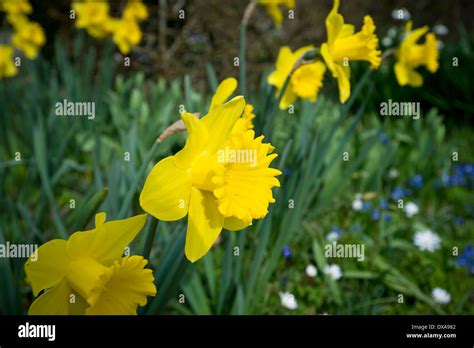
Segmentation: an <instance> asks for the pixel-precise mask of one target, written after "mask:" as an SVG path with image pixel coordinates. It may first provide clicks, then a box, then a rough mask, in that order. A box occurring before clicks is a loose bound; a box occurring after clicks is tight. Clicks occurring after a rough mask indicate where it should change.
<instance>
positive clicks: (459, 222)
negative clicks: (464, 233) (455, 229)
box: [454, 216, 464, 225]
mask: <svg viewBox="0 0 474 348" xmlns="http://www.w3.org/2000/svg"><path fill="white" fill-rule="evenodd" d="M454 223H455V224H456V225H463V224H464V218H463V217H462V216H455V217H454Z"/></svg>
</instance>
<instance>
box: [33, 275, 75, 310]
mask: <svg viewBox="0 0 474 348" xmlns="http://www.w3.org/2000/svg"><path fill="white" fill-rule="evenodd" d="M71 293H72V289H71V288H70V287H69V285H68V284H67V282H66V280H62V281H61V282H59V284H57V285H56V286H54V287H52V288H51V289H48V290H46V291H45V292H44V294H42V295H41V296H40V297H38V298H37V299H36V300H35V301H34V302H33V303H32V304H31V306H30V309H29V310H28V314H29V315H68V314H69V313H70V310H69V305H70V301H69V299H70V295H71Z"/></svg>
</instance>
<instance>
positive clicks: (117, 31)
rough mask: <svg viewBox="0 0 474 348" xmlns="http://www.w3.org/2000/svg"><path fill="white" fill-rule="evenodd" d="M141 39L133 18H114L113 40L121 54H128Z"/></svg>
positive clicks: (138, 28)
mask: <svg viewBox="0 0 474 348" xmlns="http://www.w3.org/2000/svg"><path fill="white" fill-rule="evenodd" d="M141 39H142V32H141V30H140V27H139V25H138V24H137V22H135V21H134V20H126V19H122V20H116V21H114V24H113V40H114V42H115V44H116V45H117V46H118V48H119V50H120V52H122V54H128V53H129V52H130V50H131V49H132V48H133V47H134V46H136V45H138V44H139V43H140V41H141Z"/></svg>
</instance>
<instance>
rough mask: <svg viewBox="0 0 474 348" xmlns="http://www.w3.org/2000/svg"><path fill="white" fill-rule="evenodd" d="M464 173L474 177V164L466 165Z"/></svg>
mask: <svg viewBox="0 0 474 348" xmlns="http://www.w3.org/2000/svg"><path fill="white" fill-rule="evenodd" d="M464 173H465V174H467V175H469V176H473V175H474V165H473V164H465V165H464Z"/></svg>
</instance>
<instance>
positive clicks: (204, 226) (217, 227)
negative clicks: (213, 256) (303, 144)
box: [185, 187, 224, 262]
mask: <svg viewBox="0 0 474 348" xmlns="http://www.w3.org/2000/svg"><path fill="white" fill-rule="evenodd" d="M223 226H224V216H223V215H222V214H221V213H220V212H219V210H218V207H217V202H216V199H215V197H214V196H213V194H212V193H210V192H207V191H201V190H199V189H197V188H195V187H193V188H192V190H191V201H190V204H189V217H188V230H187V232H186V246H185V254H186V257H187V258H188V260H189V261H191V262H195V261H197V260H199V259H200V258H201V257H203V256H204V255H205V254H206V253H207V252H208V251H209V249H211V247H212V245H213V244H214V242H215V241H216V239H217V237H218V236H219V233H220V232H221V230H222V227H223Z"/></svg>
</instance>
